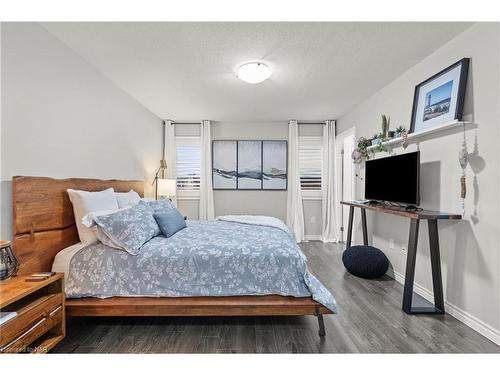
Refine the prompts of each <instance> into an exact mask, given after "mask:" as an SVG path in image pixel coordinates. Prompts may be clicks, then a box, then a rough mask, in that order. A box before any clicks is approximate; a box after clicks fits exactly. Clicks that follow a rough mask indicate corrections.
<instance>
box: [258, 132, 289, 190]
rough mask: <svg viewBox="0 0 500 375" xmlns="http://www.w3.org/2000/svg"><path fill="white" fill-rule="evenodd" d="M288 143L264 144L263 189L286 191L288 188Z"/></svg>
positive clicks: (273, 142)
mask: <svg viewBox="0 0 500 375" xmlns="http://www.w3.org/2000/svg"><path fill="white" fill-rule="evenodd" d="M286 166H287V143H286V141H263V142H262V188H263V189H270V190H285V189H286V187H287V183H286V182H287V168H286Z"/></svg>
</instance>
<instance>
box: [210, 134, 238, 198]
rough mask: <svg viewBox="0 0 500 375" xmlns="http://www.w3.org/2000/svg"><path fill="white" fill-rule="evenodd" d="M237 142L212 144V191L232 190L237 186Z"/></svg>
mask: <svg viewBox="0 0 500 375" xmlns="http://www.w3.org/2000/svg"><path fill="white" fill-rule="evenodd" d="M237 174H238V166H237V142H236V141H213V142H212V181H213V182H212V184H213V188H214V189H220V190H224V189H226V190H234V189H236V188H237V187H238V186H237Z"/></svg>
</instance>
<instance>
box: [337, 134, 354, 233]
mask: <svg viewBox="0 0 500 375" xmlns="http://www.w3.org/2000/svg"><path fill="white" fill-rule="evenodd" d="M338 145H339V148H340V155H341V158H340V162H341V166H342V179H341V188H340V193H341V197H340V200H343V201H351V200H353V199H355V198H354V197H355V190H354V189H355V173H356V172H355V166H354V163H353V162H352V159H351V154H352V152H353V151H354V145H355V135H354V129H350V130H348V131H346V132H344V133H341V134H339V135H338ZM340 210H341V218H342V225H341V229H342V231H341V235H342V241H343V242H344V241H345V240H346V237H347V235H346V233H347V225H348V220H349V207H348V206H344V205H341V206H340ZM353 236H354V231H353ZM352 242H353V243H354V237H353V239H352Z"/></svg>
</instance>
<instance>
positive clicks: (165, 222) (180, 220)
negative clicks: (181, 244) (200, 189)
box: [153, 209, 186, 238]
mask: <svg viewBox="0 0 500 375" xmlns="http://www.w3.org/2000/svg"><path fill="white" fill-rule="evenodd" d="M153 217H154V218H155V220H156V222H157V223H158V226H159V227H160V230H161V232H162V233H163V235H164V236H165V237H167V238H168V237H172V236H173V235H174V234H176V233H177V232H178V231H180V230H182V229H184V228H186V221H185V220H184V217H183V216H182V214H181V213H180V212H179V211H177V209H173V210H170V211H168V212H165V213H161V214H153Z"/></svg>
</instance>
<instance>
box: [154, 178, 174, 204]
mask: <svg viewBox="0 0 500 375" xmlns="http://www.w3.org/2000/svg"><path fill="white" fill-rule="evenodd" d="M176 187H177V184H176V180H170V179H165V178H159V179H158V189H157V195H158V196H161V197H167V198H169V199H170V198H172V197H175V194H176Z"/></svg>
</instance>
